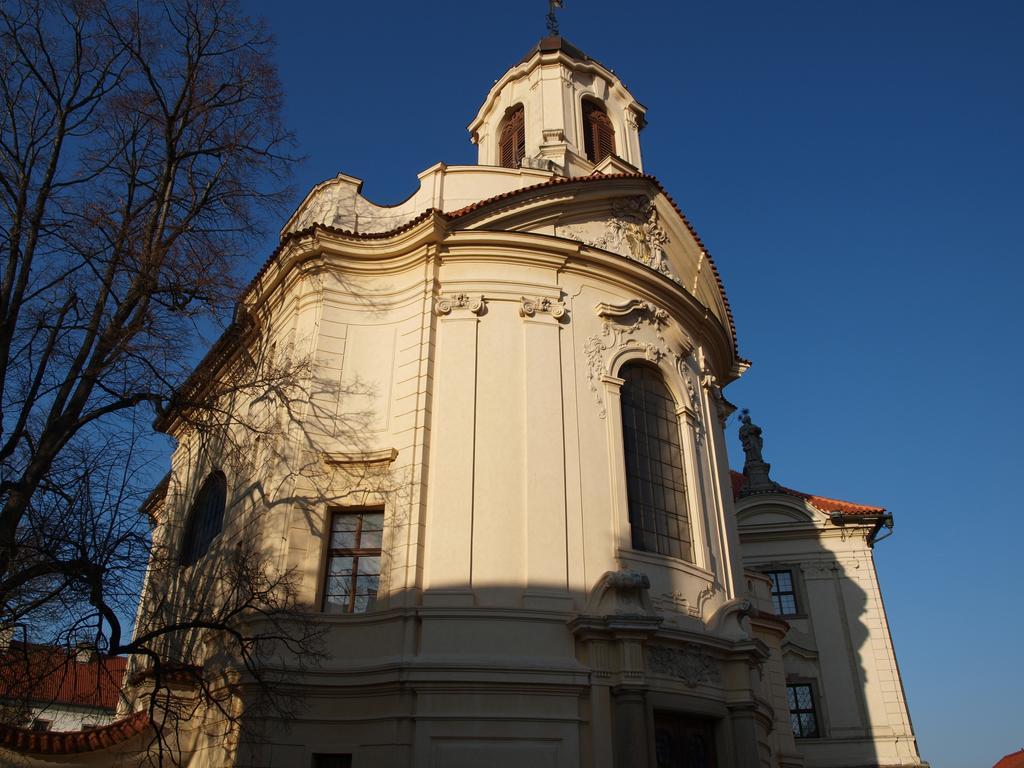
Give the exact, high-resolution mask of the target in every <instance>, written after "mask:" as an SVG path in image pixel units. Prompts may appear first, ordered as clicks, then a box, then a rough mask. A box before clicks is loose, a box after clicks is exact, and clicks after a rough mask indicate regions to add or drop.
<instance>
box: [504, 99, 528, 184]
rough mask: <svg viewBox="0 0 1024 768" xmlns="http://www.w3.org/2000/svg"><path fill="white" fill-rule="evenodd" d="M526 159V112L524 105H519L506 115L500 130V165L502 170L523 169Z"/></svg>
mask: <svg viewBox="0 0 1024 768" xmlns="http://www.w3.org/2000/svg"><path fill="white" fill-rule="evenodd" d="M513 132H514V133H513ZM509 145H511V146H509ZM516 155H518V157H517V156H516ZM525 157H526V110H525V109H524V108H523V105H522V104H517V105H515V106H514V107H512V108H511V109H509V110H508V112H507V113H506V114H505V118H504V119H503V120H502V122H501V128H500V129H499V130H498V165H500V166H501V167H502V168H521V167H522V163H523V158H525Z"/></svg>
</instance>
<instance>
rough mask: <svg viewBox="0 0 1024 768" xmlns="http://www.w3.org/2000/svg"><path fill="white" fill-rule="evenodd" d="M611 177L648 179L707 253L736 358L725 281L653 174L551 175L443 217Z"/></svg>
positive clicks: (679, 210)
mask: <svg viewBox="0 0 1024 768" xmlns="http://www.w3.org/2000/svg"><path fill="white" fill-rule="evenodd" d="M615 179H644V180H646V181H649V182H651V183H652V184H653V185H654V186H655V187H657V189H658V191H659V192H660V193H661V194H662V195H664V196H665V199H666V200H668V202H669V204H670V205H671V206H672V208H673V210H675V212H676V213H677V214H678V215H679V218H680V219H682V221H683V224H685V225H686V228H687V230H689V232H690V236H691V237H693V239H694V242H696V243H697V246H698V247H699V248H700V249H701V250H702V251H703V252H704V255H705V256H707V259H708V266H710V267H711V274H712V275H713V276H714V278H715V283H716V284H717V285H718V290H719V292H720V293H721V294H722V302H723V303H724V305H725V314H726V316H727V317H728V318H729V330H730V332H731V333H732V348H733V353H734V354H735V355H736V356H737V357H739V344H738V342H737V340H736V321H735V319H734V318H733V315H732V307H731V306H730V305H729V297H728V296H726V293H725V283H723V282H722V276H721V275H720V274H719V272H718V267H717V266H716V264H715V260H714V259H713V258H711V253H710V251H708V249H707V246H705V245H704V241H703V240H701V239H700V235H698V234H697V230H695V229H694V228H693V225H692V224H691V223H690V220H689V219H688V218H686V214H684V213H683V211H682V209H681V208H680V207H679V204H678V203H676V201H675V200H673V199H672V196H671V195H670V194H669V193H668V192H666V191H665V188H664V187H663V186H661V182H660V181H658V179H657V177H655V176H652V175H651V174H649V173H609V174H594V175H592V176H554V177H552V178H550V179H548V180H547V181H543V182H541V183H540V184H533V185H531V186H529V187H522V188H520V189H514V190H511V191H509V192H502V193H501V194H500V195H495V196H494V197H489V198H487V199H486V200H479V201H477V202H475V203H473V204H472V205H467V206H466V207H465V208H460V209H459V210H457V211H452V212H451V213H446V214H445V218H447V219H448V220H449V221H450V220H452V219H456V218H458V217H460V216H465V215H466V214H469V213H472V212H474V211H477V210H479V209H481V208H483V207H484V206H487V205H490V204H492V203H495V202H497V201H499V200H508V199H509V198H512V197H516V196H517V195H520V194H523V193H525V192H532V191H534V190H537V189H543V188H544V187H557V186H560V185H562V184H581V183H588V182H602V181H611V180H615ZM740 360H741V361H742V362H744V363H748V364H749V362H750V361H749V360H744V359H743V358H740Z"/></svg>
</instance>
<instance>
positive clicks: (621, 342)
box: [583, 299, 699, 419]
mask: <svg viewBox="0 0 1024 768" xmlns="http://www.w3.org/2000/svg"><path fill="white" fill-rule="evenodd" d="M595 312H596V313H597V315H598V317H600V318H601V319H602V320H603V323H602V326H601V332H600V333H595V334H593V335H591V336H588V337H587V338H586V339H584V341H583V354H584V356H585V357H586V359H587V379H588V381H589V382H590V390H591V392H593V394H594V400H595V402H596V403H597V407H598V415H599V416H600V417H601V418H602V419H603V418H605V416H606V415H607V410H606V408H605V403H604V397H603V395H602V393H601V376H603V375H604V374H607V373H609V372H610V371H609V370H608V366H609V363H610V361H611V358H612V357H613V356H614V355H615V354H616V353H617V352H619V351H621V350H625V349H629V348H632V349H635V350H638V351H642V352H643V355H644V358H645V359H647V360H648V361H650V362H652V363H660V362H661V361H662V360H664V359H665V358H673V359H675V360H676V361H677V367H678V366H679V362H678V361H679V360H680V359H683V360H686V359H687V358H689V356H690V355H691V353H692V352H693V348H694V344H693V340H692V339H691V338H690V337H689V336H687V335H686V334H685V333H684V334H683V340H682V348H681V349H673V348H672V347H671V345H670V344H669V343H668V342H667V341H666V340H665V334H664V330H663V329H664V326H665V325H667V324H668V320H669V314H668V312H666V311H665V310H664V309H660V308H659V307H656V306H655V305H654V304H653V303H651V302H649V301H641V300H640V299H632V300H630V301H627V302H625V303H623V304H606V303H604V302H602V303H600V304H598V305H597V306H596V307H595ZM684 379H685V376H684ZM688 389H689V388H688ZM694 391H696V390H694ZM698 402H699V401H698V400H696V399H694V398H693V396H692V395H691V403H690V405H691V407H693V409H694V410H695V411H696V410H697V408H696V404H697V403H698Z"/></svg>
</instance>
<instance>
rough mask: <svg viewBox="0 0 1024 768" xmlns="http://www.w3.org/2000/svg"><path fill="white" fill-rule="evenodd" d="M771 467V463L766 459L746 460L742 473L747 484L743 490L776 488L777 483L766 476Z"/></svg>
mask: <svg viewBox="0 0 1024 768" xmlns="http://www.w3.org/2000/svg"><path fill="white" fill-rule="evenodd" d="M771 468H772V465H771V464H769V463H768V462H767V461H748V462H747V463H746V464H744V465H743V474H744V475H746V476H747V485H746V487H745V488H744V489H743V492H744V493H754V492H757V491H773V490H775V489H776V488H778V484H777V483H776V482H775V481H774V480H772V479H771V478H770V477H769V476H768V473H769V472H770V471H771Z"/></svg>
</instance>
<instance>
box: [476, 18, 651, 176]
mask: <svg viewBox="0 0 1024 768" xmlns="http://www.w3.org/2000/svg"><path fill="white" fill-rule="evenodd" d="M645 112H646V109H645V107H644V106H643V105H642V104H641V103H640V102H638V101H637V100H636V99H634V98H633V96H632V94H630V92H629V91H628V90H626V87H625V86H624V85H623V84H622V81H621V80H619V78H618V77H616V75H615V73H614V72H613V71H612V70H610V69H608V68H607V67H605V66H603V65H601V64H600V63H598V62H597V61H595V60H594V59H592V58H590V57H589V56H587V54H585V53H583V51H581V50H580V49H579V48H576V47H575V46H574V45H572V44H571V43H569V41H567V40H565V39H564V38H562V37H559V36H557V35H553V36H550V37H545V38H544V39H543V40H541V41H540V42H539V43H537V45H535V46H534V47H533V48H532V49H531V50H530V51H529V53H527V54H526V56H525V57H523V60H522V61H520V62H519V64H517V65H516V66H514V67H512V68H511V69H510V70H508V71H507V72H506V73H505V74H504V75H503V76H502V77H501V78H500V79H499V80H498V81H497V82H495V84H494V87H492V88H491V90H490V92H489V93H488V94H487V98H486V99H485V100H484V103H483V106H481V107H480V111H479V112H477V115H476V117H475V118H474V119H473V122H471V123H470V124H469V132H470V134H471V136H472V140H473V143H475V144H476V145H477V147H478V150H479V154H478V163H479V164H480V165H497V166H504V167H506V168H519V167H527V168H537V169H541V170H550V171H554V172H555V173H557V174H558V175H561V176H587V175H589V174H590V173H592V172H593V171H594V170H600V171H607V170H608V169H611V171H612V172H615V173H623V172H626V173H630V172H633V173H635V172H637V171H642V170H643V162H642V160H641V157H640V130H641V129H642V128H643V127H644V122H645V118H644V113H645Z"/></svg>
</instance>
